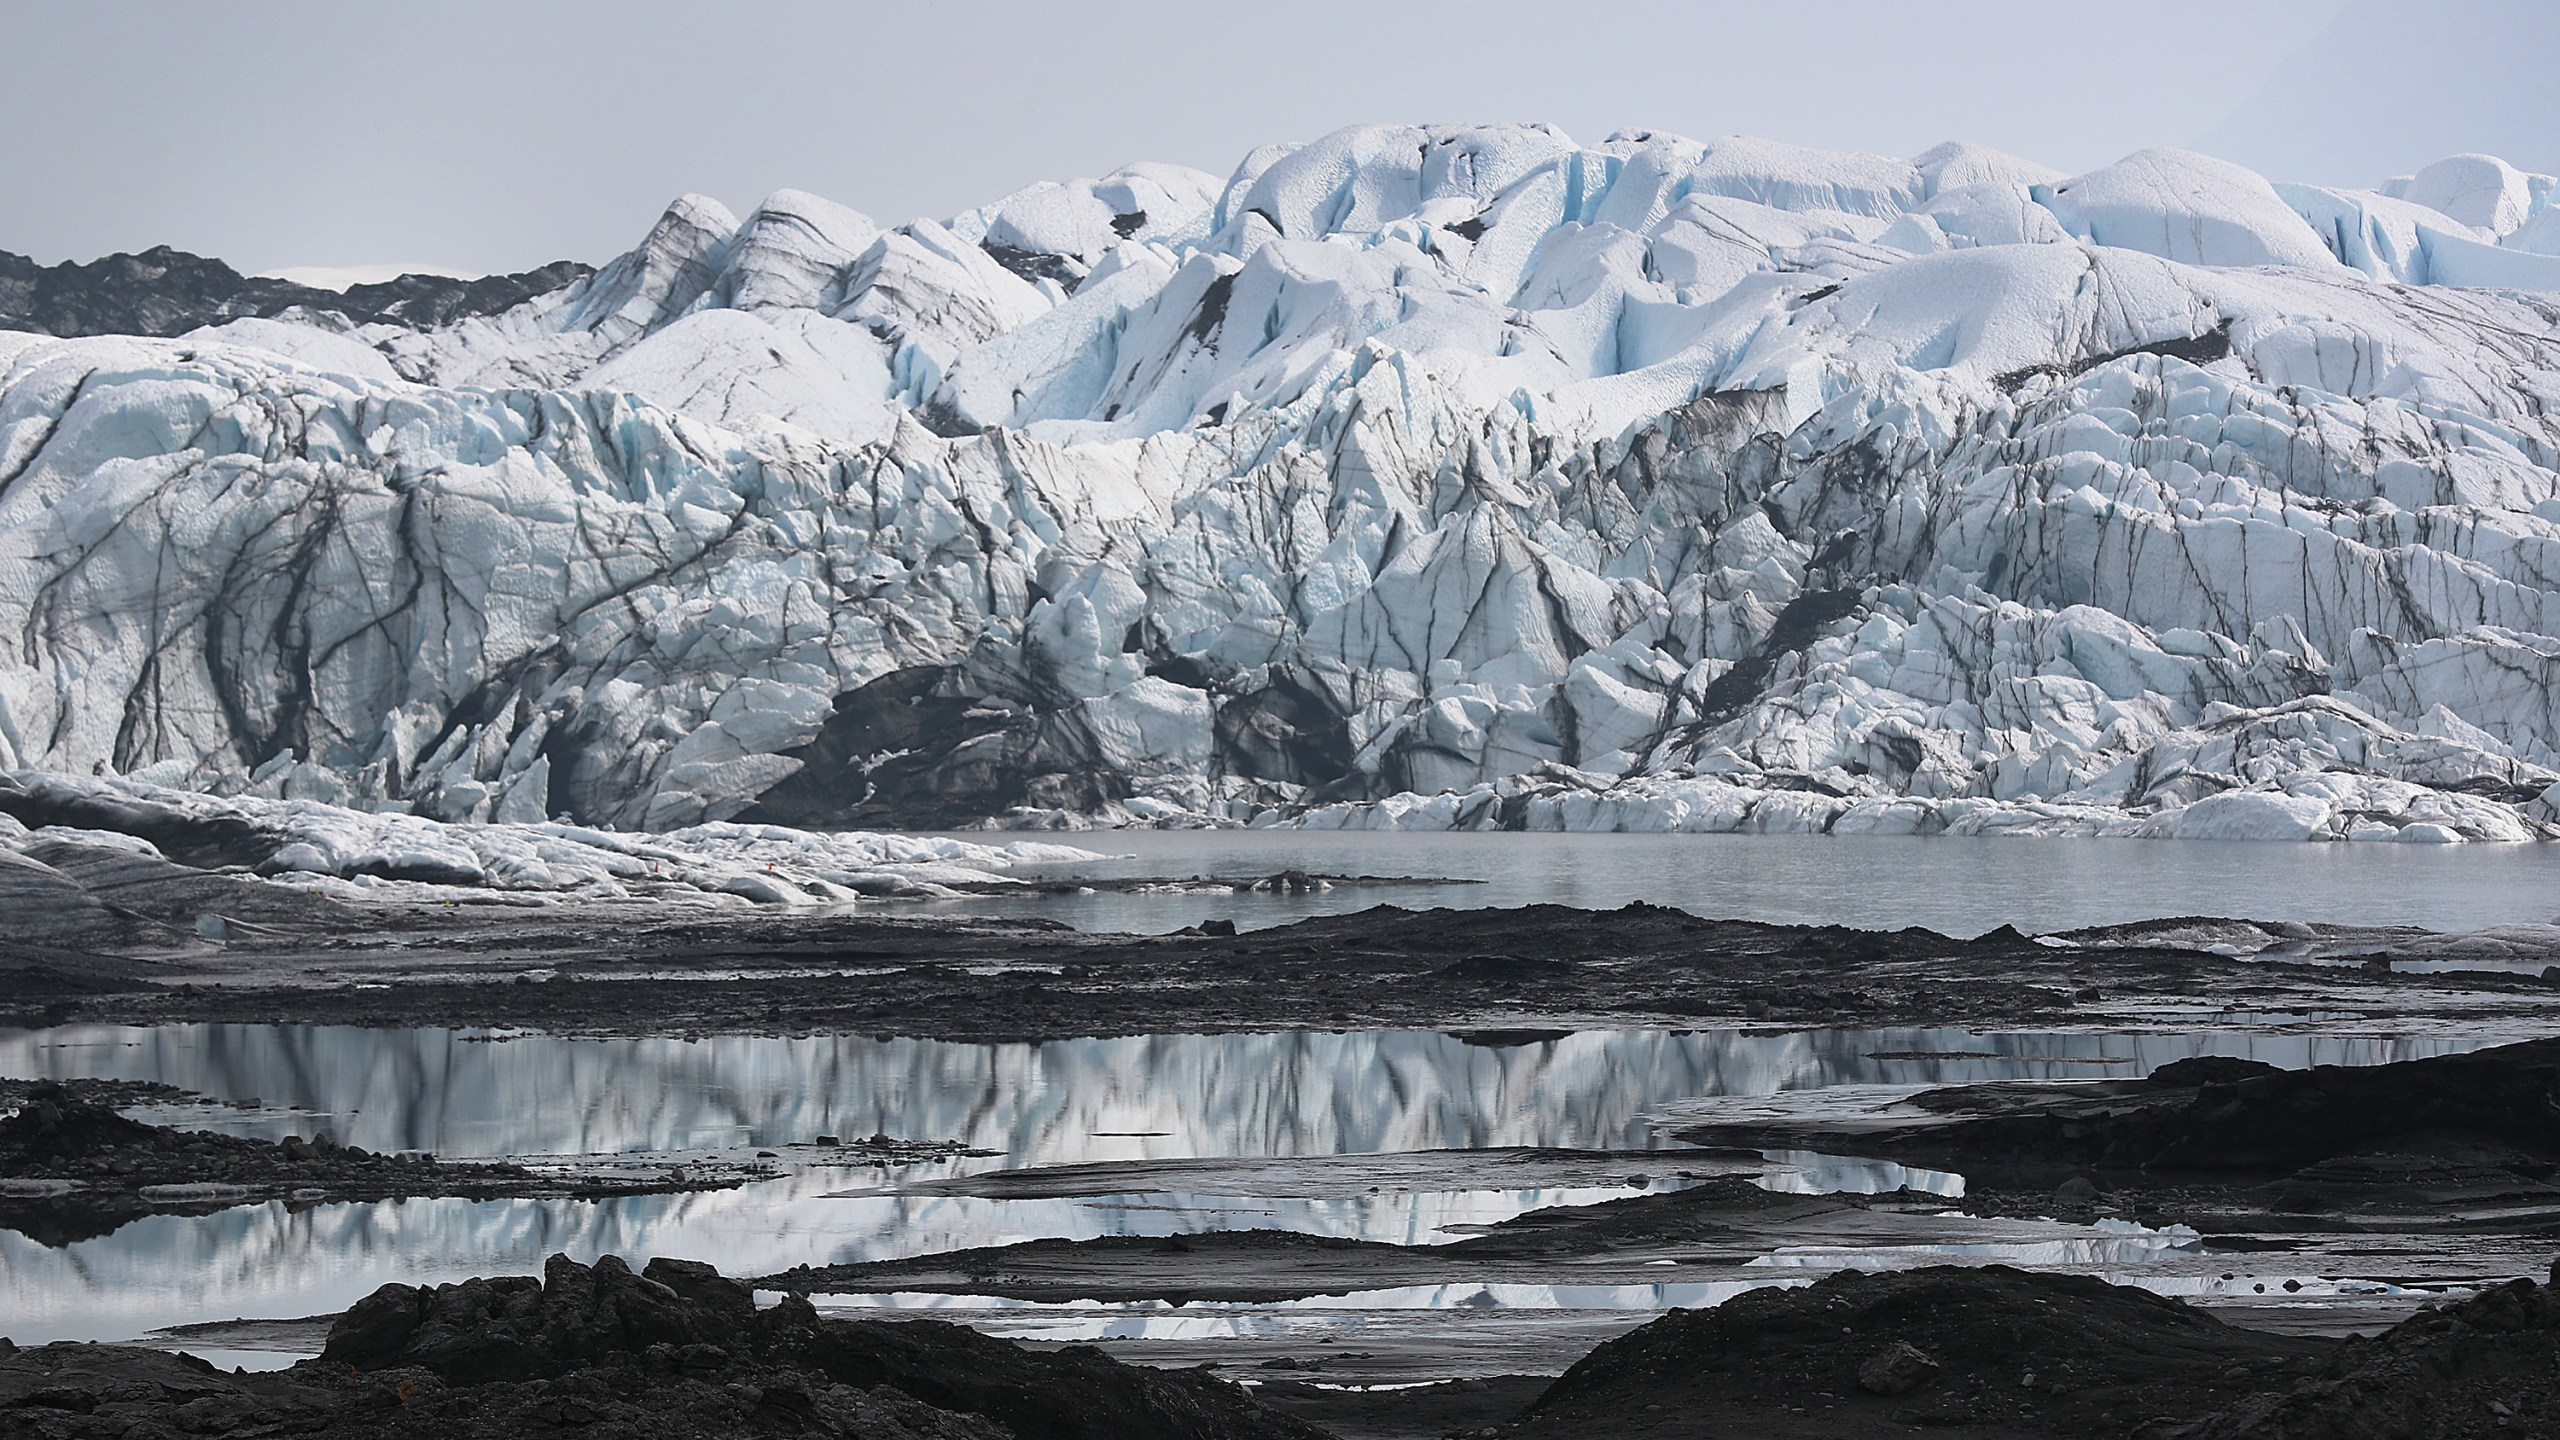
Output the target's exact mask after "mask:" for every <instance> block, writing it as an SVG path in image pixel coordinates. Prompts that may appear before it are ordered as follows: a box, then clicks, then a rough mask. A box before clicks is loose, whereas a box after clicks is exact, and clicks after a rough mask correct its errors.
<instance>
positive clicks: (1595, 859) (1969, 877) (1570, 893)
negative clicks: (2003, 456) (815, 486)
mask: <svg viewBox="0 0 2560 1440" xmlns="http://www.w3.org/2000/svg"><path fill="white" fill-rule="evenodd" d="M955 838H959V839H966V840H974V841H979V842H982V843H983V842H985V841H988V840H990V839H1003V838H1038V839H1046V840H1054V841H1056V842H1058V843H1060V844H1065V845H1072V846H1076V847H1078V848H1081V849H1086V850H1093V851H1098V852H1102V853H1104V854H1107V855H1109V856H1111V857H1112V858H1111V859H1109V860H1106V861H1103V862H1100V863H1090V862H1087V863H1079V864H1076V865H1072V866H1066V865H1050V866H1034V867H1027V868H1024V869H1020V870H1016V871H1014V872H1013V873H1014V874H1016V875H1019V876H1023V877H1026V878H1043V879H1045V878H1057V877H1065V876H1087V875H1089V876H1094V877H1098V878H1106V879H1132V878H1139V877H1176V876H1195V875H1196V876H1207V877H1212V878H1225V879H1254V878H1260V877H1267V876H1270V875H1273V874H1275V873H1278V872H1280V871H1284V870H1291V869H1297V870H1304V871H1307V872H1309V873H1312V874H1325V875H1370V876H1383V877H1425V878H1426V879H1428V880H1442V881H1449V882H1458V883H1440V884H1433V883H1422V884H1405V885H1394V886H1368V885H1343V886H1337V887H1336V888H1334V889H1332V890H1328V891H1322V892H1318V893H1315V894H1311V895H1289V894H1272V893H1248V894H1225V893H1213V894H1196V893H1195V894H1179V893H1172V894H1169V893H1164V892H1160V891H1159V892H1147V891H1136V892H1132V891H1125V890H1095V891H1093V892H1091V893H1087V894H1082V895H1073V894H1069V895H1058V894H1042V895H1025V896H1000V897H989V898H978V899H971V900H966V901H948V902H942V903H940V904H936V905H929V906H924V907H918V908H919V909H921V910H924V911H926V912H933V911H944V910H947V911H950V912H953V913H961V914H975V915H989V914H994V915H1026V916H1039V917H1044V918H1047V919H1052V920H1059V921H1063V922H1065V923H1067V924H1070V925H1073V926H1075V927H1076V928H1077V929H1079V930H1111V931H1126V932H1131V933H1161V932H1164V931H1168V930H1176V929H1180V928H1181V927H1183V926H1185V925H1191V924H1195V923H1197V922H1199V921H1201V920H1207V919H1231V920H1234V921H1235V922H1236V923H1237V924H1238V925H1240V926H1243V927H1245V928H1248V929H1251V928H1254V927H1257V926H1263V925H1278V924H1285V923H1287V922H1288V921H1291V920H1298V919H1303V918H1305V917H1307V916H1310V915H1328V914H1339V913H1343V912H1346V911H1351V910H1361V909H1366V908H1368V907H1369V906H1371V905H1380V904H1387V905H1399V906H1403V907H1405V908H1407V909H1415V910H1424V909H1430V908H1433V907H1435V906H1442V907H1451V908H1464V909H1476V908H1482V907H1488V906H1508V905H1537V904H1553V905H1569V906H1575V907H1579V908H1582V909H1586V910H1610V909H1616V908H1617V907H1619V906H1621V905H1624V904H1626V903H1627V902H1629V901H1631V900H1642V901H1645V902H1647V903H1650V904H1655V905H1668V906H1672V907H1674V908H1677V909H1682V910H1688V911H1691V912H1693V913H1696V914H1699V915H1704V916H1707V917H1710V918H1713V919H1719V920H1726V919H1730V920H1761V921H1768V922H1772V923H1777V924H1799V925H1848V926H1853V927H1857V928H1860V929H1876V930H1898V929H1901V928H1903V927H1904V926H1909V925H1918V926H1922V927H1925V928H1927V929H1931V930H1936V931H1939V932H1941V933H1944V934H1949V935H1978V934H1981V933H1982V932H1983V931H1985V930H1992V929H1997V928H1998V927H2000V926H2002V925H2015V926H2016V927H2018V928H2019V929H2020V930H2022V931H2025V932H2027V933H2029V934H2047V933H2051V932H2053V931H2057V930H2070V929H2076V928H2078V927H2080V926H2084V925H2113V924H2121V923H2124V922H2126V921H2131V920H2150V919H2157V918H2160V917H2162V916H2170V915H2213V916H2222V917H2227V918H2231V919H2241V920H2303V921H2319V922H2326V923H2330V924H2352V925H2420V926H2425V927H2427V928H2428V929H2433V930H2477V929H2480V928H2483V927H2485V926H2490V925H2514V924H2545V923H2550V922H2553V921H2555V920H2560V844H2537V845H2399V844H2363V845H2351V844H2325V845H2314V844H2281V843H2258V844H2251V843H2244V842H2213V841H2198V840H2024V839H1981V838H1958V837H1926V838H1913V837H1908V836H1872V835H1549V834H1472V833H1470V834H1449V833H1444V832H1430V833H1421V834H1410V835H1408V834H1376V833H1367V832H1356V831H1355V832H1341V831H1308V830H1102V831H1083V832H1066V833H1059V834H1053V835H1052V834H1044V835H1040V836H1020V837H1007V836H997V835H989V834H987V833H985V832H971V833H968V834H963V835H958V836H956V837H955Z"/></svg>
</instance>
